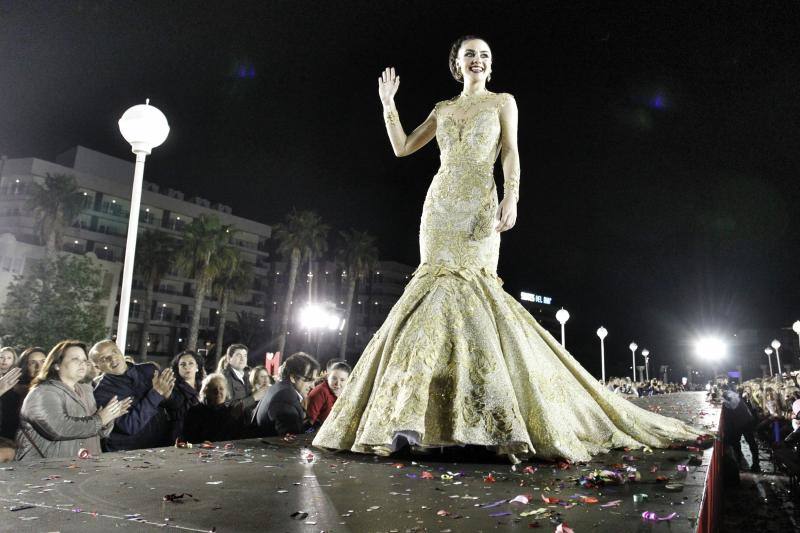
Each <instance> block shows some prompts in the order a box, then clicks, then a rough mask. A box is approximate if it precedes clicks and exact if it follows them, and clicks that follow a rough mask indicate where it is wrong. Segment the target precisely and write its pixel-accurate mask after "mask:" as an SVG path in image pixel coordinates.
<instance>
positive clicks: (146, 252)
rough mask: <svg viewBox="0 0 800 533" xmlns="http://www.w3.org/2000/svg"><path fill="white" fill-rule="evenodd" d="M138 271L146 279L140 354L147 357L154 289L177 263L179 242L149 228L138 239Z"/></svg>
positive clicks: (143, 279) (144, 357)
mask: <svg viewBox="0 0 800 533" xmlns="http://www.w3.org/2000/svg"><path fill="white" fill-rule="evenodd" d="M136 248H137V251H136V272H137V273H138V274H139V275H140V276H141V278H142V281H144V288H145V296H144V303H143V305H142V310H143V311H144V317H143V320H142V332H141V336H140V338H139V356H140V357H141V358H142V360H143V361H144V360H146V359H147V340H148V336H149V334H150V308H151V307H152V305H153V291H154V290H155V288H156V287H157V286H158V284H159V283H160V282H161V278H163V277H164V275H166V273H167V272H169V271H170V269H171V268H172V266H173V265H174V263H175V250H176V248H177V242H176V241H175V239H174V238H173V237H171V236H170V235H168V234H166V233H164V232H163V231H156V230H147V231H145V232H144V233H142V234H141V235H140V236H139V238H138V239H137V241H136Z"/></svg>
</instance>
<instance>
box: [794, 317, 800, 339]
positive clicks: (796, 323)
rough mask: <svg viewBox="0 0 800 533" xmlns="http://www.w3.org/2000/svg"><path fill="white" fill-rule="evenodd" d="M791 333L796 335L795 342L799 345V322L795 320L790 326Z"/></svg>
mask: <svg viewBox="0 0 800 533" xmlns="http://www.w3.org/2000/svg"><path fill="white" fill-rule="evenodd" d="M792 331H794V332H795V333H797V342H798V343H800V320H796V321H795V323H794V324H792Z"/></svg>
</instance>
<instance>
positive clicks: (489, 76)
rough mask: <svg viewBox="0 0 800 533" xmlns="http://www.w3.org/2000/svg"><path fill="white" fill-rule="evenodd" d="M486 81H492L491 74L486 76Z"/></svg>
mask: <svg viewBox="0 0 800 533" xmlns="http://www.w3.org/2000/svg"><path fill="white" fill-rule="evenodd" d="M486 81H492V73H491V72H490V73H489V75H488V76H486Z"/></svg>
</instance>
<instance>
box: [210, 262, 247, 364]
mask: <svg viewBox="0 0 800 533" xmlns="http://www.w3.org/2000/svg"><path fill="white" fill-rule="evenodd" d="M224 255H225V257H224V258H223V260H224V261H226V264H224V265H222V273H221V274H220V275H219V277H218V278H217V280H216V282H215V284H214V291H215V292H216V294H217V297H218V298H219V301H220V306H219V324H217V360H219V358H220V357H221V356H222V348H223V344H224V338H225V318H226V317H227V316H228V305H229V304H230V300H231V297H232V296H236V295H238V294H242V293H244V292H245V291H247V290H248V289H251V288H253V268H252V266H251V264H250V263H248V262H246V261H245V260H244V259H243V258H242V254H241V253H239V252H238V251H236V250H234V251H233V253H232V254H224Z"/></svg>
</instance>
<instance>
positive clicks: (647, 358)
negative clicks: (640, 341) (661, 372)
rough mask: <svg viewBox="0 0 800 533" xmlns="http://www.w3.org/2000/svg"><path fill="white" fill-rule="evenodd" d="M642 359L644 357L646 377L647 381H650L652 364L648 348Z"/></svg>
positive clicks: (643, 351) (643, 352) (644, 351)
mask: <svg viewBox="0 0 800 533" xmlns="http://www.w3.org/2000/svg"><path fill="white" fill-rule="evenodd" d="M642 357H644V374H645V376H646V378H645V379H647V381H650V364H649V362H650V350H648V349H647V348H645V349H644V350H642Z"/></svg>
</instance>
